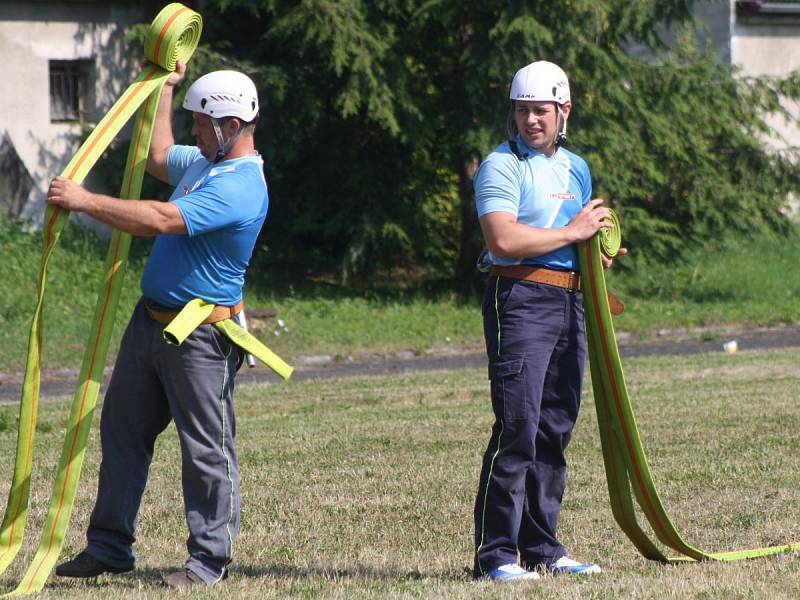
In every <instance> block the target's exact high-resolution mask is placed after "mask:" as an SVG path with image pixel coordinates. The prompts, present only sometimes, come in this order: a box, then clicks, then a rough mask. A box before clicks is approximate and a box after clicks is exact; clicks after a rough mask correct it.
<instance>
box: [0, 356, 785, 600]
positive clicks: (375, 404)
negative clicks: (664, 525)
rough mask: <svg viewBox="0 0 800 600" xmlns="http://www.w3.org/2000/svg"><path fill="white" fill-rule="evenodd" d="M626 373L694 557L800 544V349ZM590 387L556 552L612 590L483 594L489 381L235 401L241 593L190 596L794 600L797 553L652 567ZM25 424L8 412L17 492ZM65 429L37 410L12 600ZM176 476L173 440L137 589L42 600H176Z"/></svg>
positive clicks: (91, 466)
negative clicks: (479, 575)
mask: <svg viewBox="0 0 800 600" xmlns="http://www.w3.org/2000/svg"><path fill="white" fill-rule="evenodd" d="M625 370H626V375H627V379H628V383H629V388H630V392H631V397H632V401H633V403H634V408H635V410H636V415H637V422H638V424H639V428H640V430H641V433H642V437H643V440H644V444H645V447H646V449H647V451H648V455H649V458H650V461H651V467H652V469H653V472H654V476H655V479H656V482H657V484H658V486H659V490H660V493H661V496H662V499H663V500H664V503H665V505H666V506H667V509H668V511H669V513H670V515H671V517H672V518H673V520H674V521H675V523H676V525H677V527H678V529H679V530H680V531H681V532H682V534H683V535H684V537H685V539H686V540H687V541H688V542H689V543H691V544H693V545H695V546H698V547H700V548H703V549H707V550H712V551H714V550H730V549H741V548H752V547H761V546H766V545H772V544H779V543H789V542H798V541H800V508H798V507H800V435H798V431H799V430H800V402H798V391H797V390H798V387H799V386H798V382H799V381H800V361H798V359H797V350H782V351H771V352H763V351H762V352H755V351H745V352H740V353H738V354H736V355H733V356H730V355H725V354H721V353H720V354H714V355H700V356H690V357H669V358H648V359H631V360H629V361H626V363H625ZM589 387H590V386H588V385H587V390H586V392H585V394H584V402H583V407H582V413H581V417H580V419H579V422H578V426H577V428H576V430H575V436H574V438H573V443H572V445H571V446H570V448H569V450H568V459H569V462H570V479H569V483H568V487H567V493H566V498H565V502H564V510H563V513H562V520H561V525H560V535H561V538H562V540H563V541H564V542H565V544H566V545H567V547H568V548H569V549H570V550H571V552H572V554H573V555H575V556H576V557H578V558H585V559H591V560H595V561H597V562H599V563H600V564H601V565H602V567H603V568H604V569H605V573H604V574H602V575H598V576H595V577H592V578H589V579H580V578H578V579H576V578H570V577H545V578H544V579H542V580H539V581H533V582H526V583H519V584H507V585H496V584H491V583H474V582H472V581H471V579H470V577H469V573H468V571H469V568H470V566H471V561H472V557H471V553H472V524H471V522H472V502H473V498H474V493H475V490H476V485H477V476H478V471H479V465H480V456H481V454H482V452H483V450H484V446H485V444H486V442H487V441H488V432H489V427H490V423H491V417H490V409H489V403H488V382H487V380H486V378H485V371H484V370H483V369H479V370H474V371H450V372H435V373H425V374H416V375H408V376H400V377H397V376H396V377H386V378H363V379H352V380H341V381H324V382H306V383H285V384H284V383H282V384H275V385H263V386H242V387H241V388H240V389H238V390H237V400H236V404H237V409H236V410H237V425H238V447H239V454H240V462H241V471H242V507H243V513H242V527H241V533H240V536H239V538H238V540H237V543H236V559H235V563H234V565H233V568H232V575H231V578H230V579H229V580H228V581H226V582H225V583H224V584H223V586H222V587H218V588H215V589H213V590H205V591H199V592H193V593H190V594H187V595H186V596H185V597H192V598H213V599H215V600H216V599H218V598H220V597H230V598H317V597H322V598H385V597H391V598H456V599H461V598H463V599H468V598H487V597H488V598H522V597H525V598H531V597H532V598H557V599H562V598H563V599H568V598H569V599H574V598H581V599H583V598H587V599H588V598H592V599H605V598H607V599H615V598H652V599H662V598H687V599H688V598H708V599H712V598H713V599H745V598H747V599H749V598H769V599H782V598H787V599H788V598H798V597H800V554H794V555H784V556H778V557H774V558H768V559H759V560H752V561H748V562H738V563H713V564H711V563H706V564H685V565H679V566H663V565H660V564H655V563H651V562H648V561H646V560H644V559H643V558H641V557H640V556H639V555H638V554H637V552H636V551H635V549H634V547H633V546H632V545H631V544H630V543H629V542H628V541H627V539H626V538H625V537H624V536H623V534H622V533H621V531H620V530H619V529H618V528H617V526H616V525H615V523H614V521H613V518H612V516H611V512H610V508H609V505H608V494H607V490H606V488H605V480H604V473H603V463H602V458H601V454H600V444H599V440H598V436H597V430H596V421H595V414H594V405H593V401H592V396H591V392H590V390H589ZM16 411H17V409H16V407H15V406H2V407H0V456H3V457H5V458H4V459H3V460H4V470H3V472H4V473H6V474H7V475H6V477H7V480H10V473H11V464H12V457H13V448H14V444H15V442H16V426H15V418H16ZM67 414H68V400H67V399H66V398H60V399H56V400H49V401H47V402H45V403H44V404H43V405H42V406H41V416H40V423H39V426H38V436H39V437H38V447H37V452H36V458H35V464H36V469H35V472H34V480H33V496H34V497H33V500H32V509H31V523H30V525H29V529H28V537H29V543H28V545H26V547H25V548H24V549H23V552H22V553H21V556H20V557H18V559H17V563H15V564H14V565H13V566H12V568H11V569H10V570H9V572H7V573H6V574H4V575H3V576H2V577H0V583H2V585H3V586H5V588H6V589H8V588H9V587H10V586H11V585H12V583H13V582H14V581H16V580H17V578H18V577H19V576H20V575H21V573H22V568H23V566H24V565H25V564H26V562H27V560H29V559H30V557H31V554H32V551H33V548H32V546H33V545H34V541H36V542H38V535H39V533H38V532H39V531H40V527H41V525H42V522H43V519H44V513H45V507H46V503H47V501H48V497H49V494H50V491H51V489H52V477H53V469H54V467H55V464H56V461H57V459H58V453H59V452H60V448H61V440H62V437H63V427H64V425H65V423H66V420H67ZM95 421H97V415H95ZM98 460H99V450H98V435H97V430H96V429H95V430H93V432H92V434H91V438H90V447H89V450H88V452H87V457H86V463H85V470H84V475H83V479H82V487H81V489H80V490H79V493H78V500H77V505H76V508H75V512H74V514H73V518H72V526H71V530H70V532H69V534H68V538H67V544H66V547H65V550H64V553H63V554H64V555H71V554H73V553H75V552H77V551H79V550H80V549H81V548H82V546H83V542H84V528H85V525H86V522H87V520H88V514H89V511H90V509H91V505H92V502H93V499H94V493H95V485H96V476H97V469H98ZM178 462H179V449H178V444H177V436H176V434H175V432H174V430H172V427H170V429H168V430H167V431H166V432H165V433H164V435H162V436H161V438H160V439H159V442H158V445H157V448H156V457H155V460H154V463H153V467H152V471H151V478H150V484H149V487H148V490H147V492H146V495H145V499H144V504H143V509H142V513H141V517H140V526H139V541H138V543H137V545H136V548H137V552H138V556H139V568H138V569H137V571H135V572H134V573H133V574H129V575H123V576H114V577H112V576H103V577H100V578H98V579H95V580H91V581H89V582H77V583H76V582H71V581H62V580H55V579H51V580H50V582H49V584H48V586H47V588H46V590H45V592H44V593H43V594H42V595H41V597H42V598H81V599H90V600H91V599H97V600H100V599H102V600H107V599H108V598H173V597H175V596H176V594H174V593H171V592H168V591H167V590H166V589H164V588H162V587H160V584H159V581H160V579H159V573H160V572H162V571H164V570H168V569H170V568H173V567H176V566H178V565H180V564H181V563H182V561H183V560H184V558H185V548H184V539H185V535H186V534H185V530H184V529H185V528H184V522H183V516H182V510H181V492H180V484H179V481H178V478H177V477H176V465H177V464H178ZM7 485H8V484H7V483H5V487H2V488H1V489H0V491H1V492H2V495H3V496H5V494H6V493H7ZM181 596H182V597H184V596H183V595H181Z"/></svg>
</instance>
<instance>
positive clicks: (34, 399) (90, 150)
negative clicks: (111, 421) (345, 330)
mask: <svg viewBox="0 0 800 600" xmlns="http://www.w3.org/2000/svg"><path fill="white" fill-rule="evenodd" d="M201 29H202V19H201V17H200V15H199V14H198V13H196V12H194V11H192V10H190V9H189V8H187V7H186V6H183V5H182V4H179V3H172V4H169V5H167V6H165V7H164V8H163V9H162V10H161V11H160V12H159V13H158V15H157V16H156V18H155V20H154V21H153V22H152V24H151V25H150V29H149V31H148V33H147V39H146V42H145V58H146V59H147V60H148V61H149V62H148V63H147V66H146V67H144V69H143V70H142V72H141V73H140V74H139V76H138V77H136V79H135V80H134V81H133V83H131V84H130V86H129V87H128V88H127V90H126V91H125V92H124V93H123V95H122V96H121V97H120V98H119V100H117V102H116V103H115V104H114V105H113V106H112V107H111V109H110V110H109V112H108V113H107V114H106V116H105V117H104V118H103V119H102V120H101V121H100V123H98V125H97V127H95V129H94V131H92V133H91V134H90V135H89V137H88V138H87V139H86V141H85V142H84V143H83V145H82V146H81V147H80V149H79V150H78V152H77V154H75V156H74V158H73V159H72V160H71V161H70V162H69V164H68V165H67V167H66V168H65V169H64V171H63V173H62V176H64V177H66V178H68V179H71V180H72V181H75V182H77V183H80V182H82V181H83V179H84V178H85V177H86V175H87V174H88V172H89V170H90V169H91V168H92V166H93V165H94V164H95V163H96V162H97V160H98V159H99V158H100V156H101V155H102V153H103V152H104V151H105V149H106V148H107V147H108V146H109V144H110V143H111V142H112V140H113V139H114V138H115V136H116V135H117V133H119V131H120V129H121V128H122V127H123V126H124V125H125V124H126V123H127V122H128V121H129V120H130V118H131V117H132V116H133V115H134V113H135V114H136V120H135V123H134V128H133V133H132V137H131V141H130V146H129V150H128V158H127V162H126V165H125V172H124V175H123V181H122V188H121V190H120V197H121V198H127V199H131V200H135V199H138V198H139V194H140V193H141V186H142V177H143V175H144V171H145V165H146V164H147V153H148V151H149V148H150V139H151V136H152V132H153V123H154V118H155V114H156V109H157V107H158V102H159V99H160V97H161V90H162V88H163V86H164V83H165V82H166V80H167V78H168V77H169V75H170V74H171V73H172V72H173V71H175V67H176V63H177V62H178V61H182V62H186V61H188V60H189V58H190V57H191V56H192V54H193V52H194V50H195V49H196V48H197V44H198V42H199V40H200V31H201ZM68 216H69V215H68V211H66V210H64V209H62V208H60V207H53V206H48V208H47V211H46V213H45V220H44V231H43V248H42V258H41V263H40V269H39V288H38V300H37V303H36V308H35V310H34V314H33V318H32V320H31V328H30V337H29V340H28V354H27V363H26V368H25V379H24V381H23V386H22V394H21V399H20V415H19V432H18V438H17V453H16V462H15V466H14V477H13V481H12V484H11V489H10V491H9V496H8V503H7V505H6V511H5V516H4V518H3V523H2V525H1V526H0V573H1V572H3V571H5V569H6V568H7V567H8V566H9V565H10V564H11V562H12V561H13V560H14V557H15V556H16V554H17V552H18V551H19V548H20V545H21V543H22V538H23V536H24V533H25V524H26V521H27V514H28V500H29V493H30V478H31V468H32V462H33V446H34V436H35V431H36V415H37V411H38V404H39V386H40V380H41V345H42V337H43V331H44V327H43V323H42V308H43V305H44V298H45V286H46V281H47V263H48V261H49V260H50V256H51V255H52V253H53V249H54V248H55V246H56V243H57V242H58V239H59V236H60V234H61V231H62V230H63V228H64V225H65V224H66V221H67V217H68ZM129 247H130V235H128V234H125V233H121V232H119V231H116V230H115V231H114V232H113V235H112V237H111V242H110V244H109V249H108V253H107V256H106V260H105V265H104V273H103V277H102V280H101V286H100V290H99V294H98V300H97V305H96V307H95V313H94V320H93V324H92V328H91V333H90V336H89V341H88V344H87V346H86V351H85V353H84V357H83V364H82V366H81V371H80V375H79V379H78V386H77V389H76V391H75V396H74V399H73V403H72V409H71V412H70V416H69V424H68V426H67V432H66V436H65V439H64V445H63V449H62V453H61V459H60V461H59V465H58V472H57V475H56V481H55V485H54V488H53V495H52V498H51V503H50V508H49V511H48V514H47V521H46V523H45V527H44V532H43V535H42V539H41V542H40V544H39V548H38V550H37V551H36V555H35V556H34V558H33V560H32V561H31V564H30V566H29V568H28V570H27V572H26V573H25V574H24V576H23V578H22V581H21V582H20V583H19V585H18V586H17V588H16V589H14V590H13V591H12V592H10V594H11V595H17V594H29V593H33V592H36V591H38V590H41V589H42V587H43V585H44V582H45V581H46V580H47V577H48V576H49V574H50V571H51V570H52V568H53V565H54V564H55V561H56V560H57V559H58V555H59V553H60V551H61V547H62V545H63V543H64V535H65V532H66V529H67V526H68V524H69V518H70V515H71V513H72V507H73V504H74V501H75V492H76V490H77V487H78V480H79V478H80V472H81V467H82V465H83V458H84V453H85V449H86V441H87V438H88V435H89V430H90V428H91V424H92V415H93V413H94V407H95V405H96V402H97V395H98V392H99V389H100V383H101V381H102V377H103V369H104V367H105V359H106V354H107V351H108V344H109V339H110V336H111V331H112V327H113V324H114V317H115V314H116V309H117V303H118V300H119V294H120V290H121V288H122V281H123V278H124V275H125V268H126V266H127V257H128V250H129Z"/></svg>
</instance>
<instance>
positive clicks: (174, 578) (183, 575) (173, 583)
mask: <svg viewBox="0 0 800 600" xmlns="http://www.w3.org/2000/svg"><path fill="white" fill-rule="evenodd" d="M162 579H163V580H164V583H165V584H167V587H171V588H174V589H182V588H189V587H195V586H199V585H211V584H210V583H206V582H205V581H203V580H202V579H200V575H198V574H197V573H195V572H194V571H190V570H189V569H184V570H183V571H175V572H174V573H170V574H169V575H164V576H163V577H162Z"/></svg>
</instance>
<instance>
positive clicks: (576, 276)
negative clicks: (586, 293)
mask: <svg viewBox="0 0 800 600" xmlns="http://www.w3.org/2000/svg"><path fill="white" fill-rule="evenodd" d="M568 286H569V287H568V288H567V289H568V290H569V291H570V292H577V291H578V290H579V289H580V288H581V274H580V273H576V272H575V271H569V283H568Z"/></svg>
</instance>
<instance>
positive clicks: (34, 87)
mask: <svg viewBox="0 0 800 600" xmlns="http://www.w3.org/2000/svg"><path fill="white" fill-rule="evenodd" d="M157 9H158V6H157V5H156V6H155V7H154V6H153V4H152V3H150V2H89V1H86V2H77V1H61V2H47V1H38V0H28V1H24V2H3V3H0V56H2V57H3V60H2V62H0V81H2V82H3V93H2V94H0V137H2V136H3V134H4V133H7V135H8V138H9V139H10V140H11V143H12V144H13V147H14V149H15V151H16V153H17V154H18V155H19V157H20V158H21V160H22V162H23V163H24V165H25V167H26V168H27V171H28V172H29V173H30V175H31V177H32V180H33V187H32V189H31V191H30V193H29V194H28V198H27V200H26V201H25V202H24V207H23V209H22V216H23V217H27V218H32V219H34V220H37V219H40V218H41V216H42V214H43V210H44V196H45V193H46V190H47V186H48V183H49V181H50V179H51V178H52V177H53V176H54V175H57V174H58V173H60V172H61V170H62V169H63V168H64V167H65V166H66V164H67V162H69V160H70V158H71V157H72V155H73V153H74V152H75V150H77V148H78V145H79V142H80V139H81V135H82V131H81V126H80V124H76V123H51V122H50V93H49V88H50V79H49V63H48V61H49V60H77V59H89V60H91V61H92V65H93V68H92V72H91V75H90V84H89V88H90V91H89V95H88V102H87V106H88V107H89V108H90V109H91V110H90V111H89V114H88V115H87V118H88V123H89V124H90V125H91V124H94V123H96V122H97V121H98V120H99V119H100V118H102V116H103V115H104V114H105V112H106V111H107V110H108V109H109V108H110V106H111V105H112V104H113V102H114V101H115V100H116V98H117V97H118V96H119V94H120V93H121V92H122V91H123V90H124V89H125V87H126V86H127V85H128V83H129V82H130V80H131V79H132V77H133V76H134V75H135V73H136V72H137V69H138V64H139V61H140V60H141V58H140V55H141V48H131V47H130V46H129V45H128V44H127V42H126V41H125V28H126V27H127V26H129V25H131V24H134V23H142V22H149V21H150V20H151V19H152V17H153V16H154V15H155V14H156V11H157ZM122 137H125V131H123V134H122ZM87 183H92V184H93V185H98V186H100V187H102V182H91V180H88V181H87Z"/></svg>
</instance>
